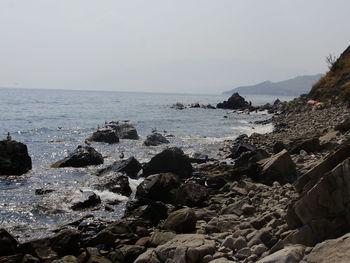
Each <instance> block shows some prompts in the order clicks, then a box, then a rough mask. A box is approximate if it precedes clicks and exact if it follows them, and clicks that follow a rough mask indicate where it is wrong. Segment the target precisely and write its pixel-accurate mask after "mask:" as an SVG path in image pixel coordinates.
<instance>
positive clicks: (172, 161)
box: [143, 147, 193, 177]
mask: <svg viewBox="0 0 350 263" xmlns="http://www.w3.org/2000/svg"><path fill="white" fill-rule="evenodd" d="M192 171H193V168H192V165H191V162H190V158H189V157H188V156H187V155H185V154H184V152H183V151H182V150H180V149H179V148H177V147H173V148H168V149H165V150H164V151H162V152H161V153H159V154H157V155H155V156H154V157H153V158H152V159H151V161H150V162H148V163H146V164H145V165H144V167H143V175H144V176H147V175H151V174H158V173H168V172H171V173H175V174H177V175H179V176H181V177H189V176H190V175H191V174H192Z"/></svg>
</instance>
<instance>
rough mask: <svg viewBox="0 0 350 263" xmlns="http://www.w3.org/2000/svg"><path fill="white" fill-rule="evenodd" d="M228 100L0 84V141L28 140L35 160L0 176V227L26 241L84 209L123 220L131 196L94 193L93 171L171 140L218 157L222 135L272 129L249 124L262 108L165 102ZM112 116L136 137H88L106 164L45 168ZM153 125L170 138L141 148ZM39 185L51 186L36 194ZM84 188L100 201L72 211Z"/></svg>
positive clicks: (143, 157)
mask: <svg viewBox="0 0 350 263" xmlns="http://www.w3.org/2000/svg"><path fill="white" fill-rule="evenodd" d="M225 99H227V96H223V95H198V94H196V95H191V94H155V93H129V92H109V91H64V90H34V89H0V116H1V117H0V139H2V137H3V138H5V136H6V134H7V132H10V133H11V136H12V138H13V139H15V140H17V141H21V142H23V143H25V144H27V146H28V150H29V154H30V156H31V157H32V162H33V169H32V170H31V171H30V172H28V173H27V174H25V175H22V176H10V177H0V228H2V227H4V228H6V229H8V230H9V231H11V232H12V233H14V234H15V235H16V236H17V237H18V238H19V239H21V240H25V239H28V238H33V237H38V236H42V235H45V234H47V233H49V232H50V231H51V230H53V229H55V228H57V227H58V226H59V225H61V224H63V223H64V222H68V221H69V220H73V219H77V218H78V217H81V216H83V215H86V214H93V215H94V216H95V217H96V218H100V219H102V220H114V219H117V218H120V217H121V216H122V215H123V205H124V204H125V202H126V201H127V200H128V198H127V197H125V196H122V195H118V194H115V193H112V192H108V191H98V190H97V188H98V187H97V186H98V184H100V183H101V181H103V180H108V178H101V177H96V176H94V175H93V173H94V172H95V171H96V170H97V169H99V168H101V167H105V166H106V165H108V164H111V163H112V162H113V161H114V160H116V159H118V156H119V153H120V152H121V151H123V152H124V154H125V157H126V158H127V157H130V156H135V157H136V158H137V159H138V160H139V161H140V162H147V161H149V160H150V158H151V157H152V156H154V155H155V154H156V153H158V152H160V151H162V150H163V149H164V148H165V147H168V146H178V147H180V148H182V149H183V150H184V151H185V152H186V153H187V154H193V153H194V152H202V153H205V154H208V155H209V156H210V157H213V158H216V157H218V153H219V152H218V149H219V148H220V145H222V143H223V142H224V141H225V140H230V139H234V138H235V137H237V136H238V135H240V134H242V133H247V134H251V133H253V132H260V133H264V132H269V131H271V129H272V127H271V125H254V124H253V123H252V122H254V121H256V120H263V119H266V118H268V117H269V116H268V115H267V114H266V113H258V114H255V113H253V114H250V115H247V114H232V113H228V112H227V111H226V110H221V109H217V110H211V109H198V108H195V109H185V110H174V109H171V108H170V107H169V106H170V105H172V104H174V103H176V102H181V103H183V104H191V103H195V102H199V103H201V104H208V103H210V104H213V105H216V104H217V103H218V102H221V101H223V100H225ZM247 99H248V100H251V101H252V102H253V105H259V104H263V103H267V102H273V100H274V99H276V98H274V97H270V96H252V95H250V96H249V97H248V98H247ZM280 99H282V100H283V99H284V100H289V99H291V98H290V97H284V98H280ZM224 116H227V118H225V117H224ZM112 120H118V121H124V120H127V121H130V123H132V124H133V125H134V126H135V127H136V129H137V131H138V133H139V136H140V139H139V140H137V141H132V140H121V142H120V143H118V144H113V145H107V144H103V143H93V144H92V146H93V147H94V148H95V149H96V150H97V151H99V152H101V153H102V155H103V156H104V157H105V163H104V164H103V165H100V166H96V167H87V168H60V169H53V168H50V164H52V163H54V162H56V161H57V160H59V159H62V158H64V157H65V156H67V154H68V153H69V152H70V151H73V150H74V149H75V148H76V147H77V146H78V145H82V144H84V140H85V138H87V137H89V136H90V135H91V134H92V133H93V132H94V131H96V129H97V127H98V126H102V125H104V123H105V121H112ZM152 129H157V130H158V131H159V132H163V131H164V130H165V131H167V133H170V134H172V135H174V137H173V138H169V140H170V144H169V145H162V146H157V147H145V146H143V145H142V142H143V141H144V139H145V138H146V136H147V135H148V134H150V133H151V131H152ZM139 183H140V180H130V184H131V187H132V189H133V190H134V191H135V189H136V187H137V185H138V184H139ZM36 189H52V190H54V191H53V192H52V193H48V194H45V195H36V194H35V190H36ZM81 190H93V191H94V192H95V193H97V194H98V195H99V196H100V197H101V200H102V205H101V206H100V207H98V208H97V209H93V210H86V211H72V210H71V209H70V207H71V205H72V202H73V201H74V199H75V198H77V197H78V196H79V195H80V191H81ZM131 198H132V197H131ZM117 200H118V201H120V203H119V204H117V205H115V206H114V210H115V211H114V212H108V211H106V210H105V209H104V204H106V203H108V202H112V201H117Z"/></svg>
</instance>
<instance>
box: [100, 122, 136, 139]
mask: <svg viewBox="0 0 350 263" xmlns="http://www.w3.org/2000/svg"><path fill="white" fill-rule="evenodd" d="M107 127H110V128H112V129H113V130H114V131H115V132H116V133H117V136H118V137H119V138H120V139H129V140H138V138H139V135H138V134H137V131H136V128H135V127H134V126H133V125H131V124H130V123H119V122H115V121H111V122H110V123H109V124H108V125H107Z"/></svg>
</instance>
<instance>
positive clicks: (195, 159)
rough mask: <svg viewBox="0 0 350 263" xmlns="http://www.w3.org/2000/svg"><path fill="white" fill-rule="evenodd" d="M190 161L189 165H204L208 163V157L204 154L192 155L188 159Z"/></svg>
mask: <svg viewBox="0 0 350 263" xmlns="http://www.w3.org/2000/svg"><path fill="white" fill-rule="evenodd" d="M190 161H191V163H206V162H207V161H209V157H208V155H206V154H202V153H194V154H193V155H192V156H191V157H190Z"/></svg>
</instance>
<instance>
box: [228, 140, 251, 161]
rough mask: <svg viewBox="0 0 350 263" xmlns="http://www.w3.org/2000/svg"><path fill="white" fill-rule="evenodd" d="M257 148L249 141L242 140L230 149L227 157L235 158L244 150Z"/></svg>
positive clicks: (249, 150) (248, 150)
mask: <svg viewBox="0 0 350 263" xmlns="http://www.w3.org/2000/svg"><path fill="white" fill-rule="evenodd" d="M256 150H257V148H256V147H255V146H254V145H252V144H249V143H245V142H242V143H240V144H238V145H237V146H235V147H233V148H232V149H231V154H230V155H229V156H227V158H232V159H236V158H238V157H239V156H240V155H241V154H242V153H244V152H252V151H256Z"/></svg>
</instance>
